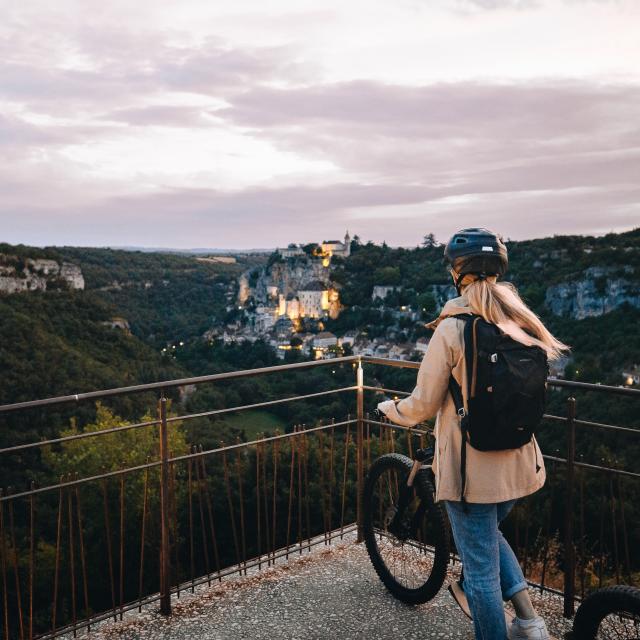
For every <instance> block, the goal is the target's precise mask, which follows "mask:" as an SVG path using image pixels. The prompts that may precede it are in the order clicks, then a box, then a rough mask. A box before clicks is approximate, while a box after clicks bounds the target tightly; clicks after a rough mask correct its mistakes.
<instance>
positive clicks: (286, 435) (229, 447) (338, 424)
mask: <svg viewBox="0 0 640 640" xmlns="http://www.w3.org/2000/svg"><path fill="white" fill-rule="evenodd" d="M356 422H358V421H357V420H356V419H355V418H351V419H350V420H342V421H341V422H330V423H328V424H323V425H320V426H318V427H309V428H308V429H303V430H302V431H296V432H293V431H291V432H290V433H281V434H280V435H277V436H267V437H266V438H260V440H251V441H250V442H239V443H237V444H230V445H227V446H226V447H219V448H218V449H205V450H204V451H198V452H196V453H189V454H186V455H184V456H178V457H176V458H169V462H183V461H184V460H189V459H193V458H202V457H206V456H210V455H213V454H214V453H220V452H222V451H232V450H233V449H242V448H244V447H249V446H253V445H256V444H262V443H263V442H271V441H273V440H283V439H285V438H295V437H296V436H299V435H300V434H301V433H313V432H315V431H326V430H327V429H331V428H332V427H343V426H344V425H346V424H355V423H356Z"/></svg>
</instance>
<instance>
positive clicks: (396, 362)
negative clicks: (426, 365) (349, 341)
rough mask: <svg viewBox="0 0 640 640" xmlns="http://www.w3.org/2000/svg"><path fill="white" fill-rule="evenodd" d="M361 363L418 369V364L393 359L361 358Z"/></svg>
mask: <svg viewBox="0 0 640 640" xmlns="http://www.w3.org/2000/svg"><path fill="white" fill-rule="evenodd" d="M361 358H362V362H363V363H366V364H383V365H385V366H387V367H398V368H400V369H419V368H420V363H419V362H413V361H412V360H394V359H393V358H375V357H374V356H361Z"/></svg>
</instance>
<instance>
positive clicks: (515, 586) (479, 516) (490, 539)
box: [444, 500, 527, 640]
mask: <svg viewBox="0 0 640 640" xmlns="http://www.w3.org/2000/svg"><path fill="white" fill-rule="evenodd" d="M515 502H516V501H515V500H507V501H506V502H498V503H495V502H494V503H491V504H479V503H471V502H469V503H467V512H466V513H465V511H464V507H463V504H462V503H461V502H454V501H451V500H444V503H445V506H446V509H447V513H448V514H449V521H450V522H451V530H452V532H453V539H454V540H455V542H456V547H457V548H458V553H459V555H460V558H461V560H462V568H463V571H464V584H463V586H464V592H465V594H466V595H467V599H468V601H469V608H470V609H471V613H472V615H473V626H474V629H475V634H476V640H505V638H506V637H507V624H506V622H505V617H504V604H503V600H510V599H511V598H512V597H513V595H514V594H516V593H518V591H522V589H526V588H527V582H526V580H525V579H524V576H523V575H522V570H521V569H520V565H519V564H518V560H517V559H516V556H515V554H514V553H513V549H511V547H510V546H509V543H508V542H507V541H506V540H505V539H504V537H503V535H502V532H501V531H500V529H498V524H499V523H500V522H501V521H502V520H504V518H505V517H506V516H507V514H508V513H509V511H511V508H512V507H513V505H514V504H515Z"/></svg>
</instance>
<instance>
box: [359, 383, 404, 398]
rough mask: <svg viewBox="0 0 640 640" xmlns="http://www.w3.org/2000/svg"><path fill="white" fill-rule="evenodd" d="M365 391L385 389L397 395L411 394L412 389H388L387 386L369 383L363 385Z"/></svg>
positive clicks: (385, 391) (386, 391) (384, 390)
mask: <svg viewBox="0 0 640 640" xmlns="http://www.w3.org/2000/svg"><path fill="white" fill-rule="evenodd" d="M362 388H363V389H364V390H365V391H383V392H384V393H392V394H394V395H396V396H410V395H411V392H410V391H398V390H396V389H387V388H386V387H370V386H368V385H366V384H365V385H363V387H362Z"/></svg>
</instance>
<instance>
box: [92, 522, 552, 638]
mask: <svg viewBox="0 0 640 640" xmlns="http://www.w3.org/2000/svg"><path fill="white" fill-rule="evenodd" d="M292 558H295V559H292ZM453 571H454V572H455V571H456V568H454V569H453ZM554 606H555V603H554ZM173 610H174V614H173V616H171V617H170V618H163V617H161V616H160V615H159V614H158V613H157V605H156V606H154V607H152V608H151V607H150V608H147V609H146V610H143V612H142V613H138V612H137V611H136V612H133V613H130V614H128V615H126V616H125V619H124V620H123V621H122V622H118V623H113V622H112V623H108V624H103V625H101V626H100V627H99V628H98V629H97V630H96V631H97V632H93V633H92V636H93V637H94V638H96V640H112V639H114V638H122V639H123V640H134V639H135V640H137V639H140V640H191V639H194V640H195V639H197V640H238V639H241V638H242V639H244V638H251V639H252V640H275V639H278V640H279V639H283V640H285V639H286V640H324V639H327V640H329V639H336V640H342V639H358V638H362V639H364V638H366V639H367V640H387V639H389V640H398V638H402V639H403V640H413V639H415V640H418V639H423V638H441V639H446V638H459V639H464V640H473V631H472V625H471V622H470V621H469V620H468V619H467V618H465V617H464V615H463V614H462V612H461V611H460V610H459V609H458V607H457V605H456V604H455V603H454V601H453V599H452V598H451V596H450V595H449V593H448V591H447V590H446V588H444V587H443V589H442V590H441V591H440V593H439V594H438V596H437V597H436V598H435V599H434V600H432V601H431V602H428V603H426V604H423V605H419V606H407V605H404V604H402V603H401V602H399V601H398V600H396V599H395V598H393V597H392V596H391V595H390V594H389V593H388V592H387V591H386V590H385V588H384V586H383V585H382V583H381V582H380V580H379V579H378V577H377V575H376V574H375V572H374V570H373V567H372V566H371V563H370V561H369V558H368V556H367V553H366V549H365V547H364V545H363V544H355V543H354V536H353V534H349V535H345V539H344V541H338V542H334V543H333V544H332V545H331V546H324V545H319V546H318V547H315V550H312V551H311V552H310V553H308V552H307V551H306V550H305V551H304V552H303V555H302V556H299V555H297V554H295V555H293V556H290V559H289V562H288V563H287V564H281V565H279V566H275V567H270V568H269V569H263V570H262V571H261V572H259V573H254V574H253V575H248V576H246V577H242V578H234V579H226V580H224V581H223V582H222V583H216V582H214V583H213V585H212V586H211V587H207V586H206V585H205V587H202V588H199V589H196V592H195V593H194V594H191V593H190V592H189V593H188V594H187V595H184V594H183V596H182V597H181V598H180V600H175V602H174V605H173Z"/></svg>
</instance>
